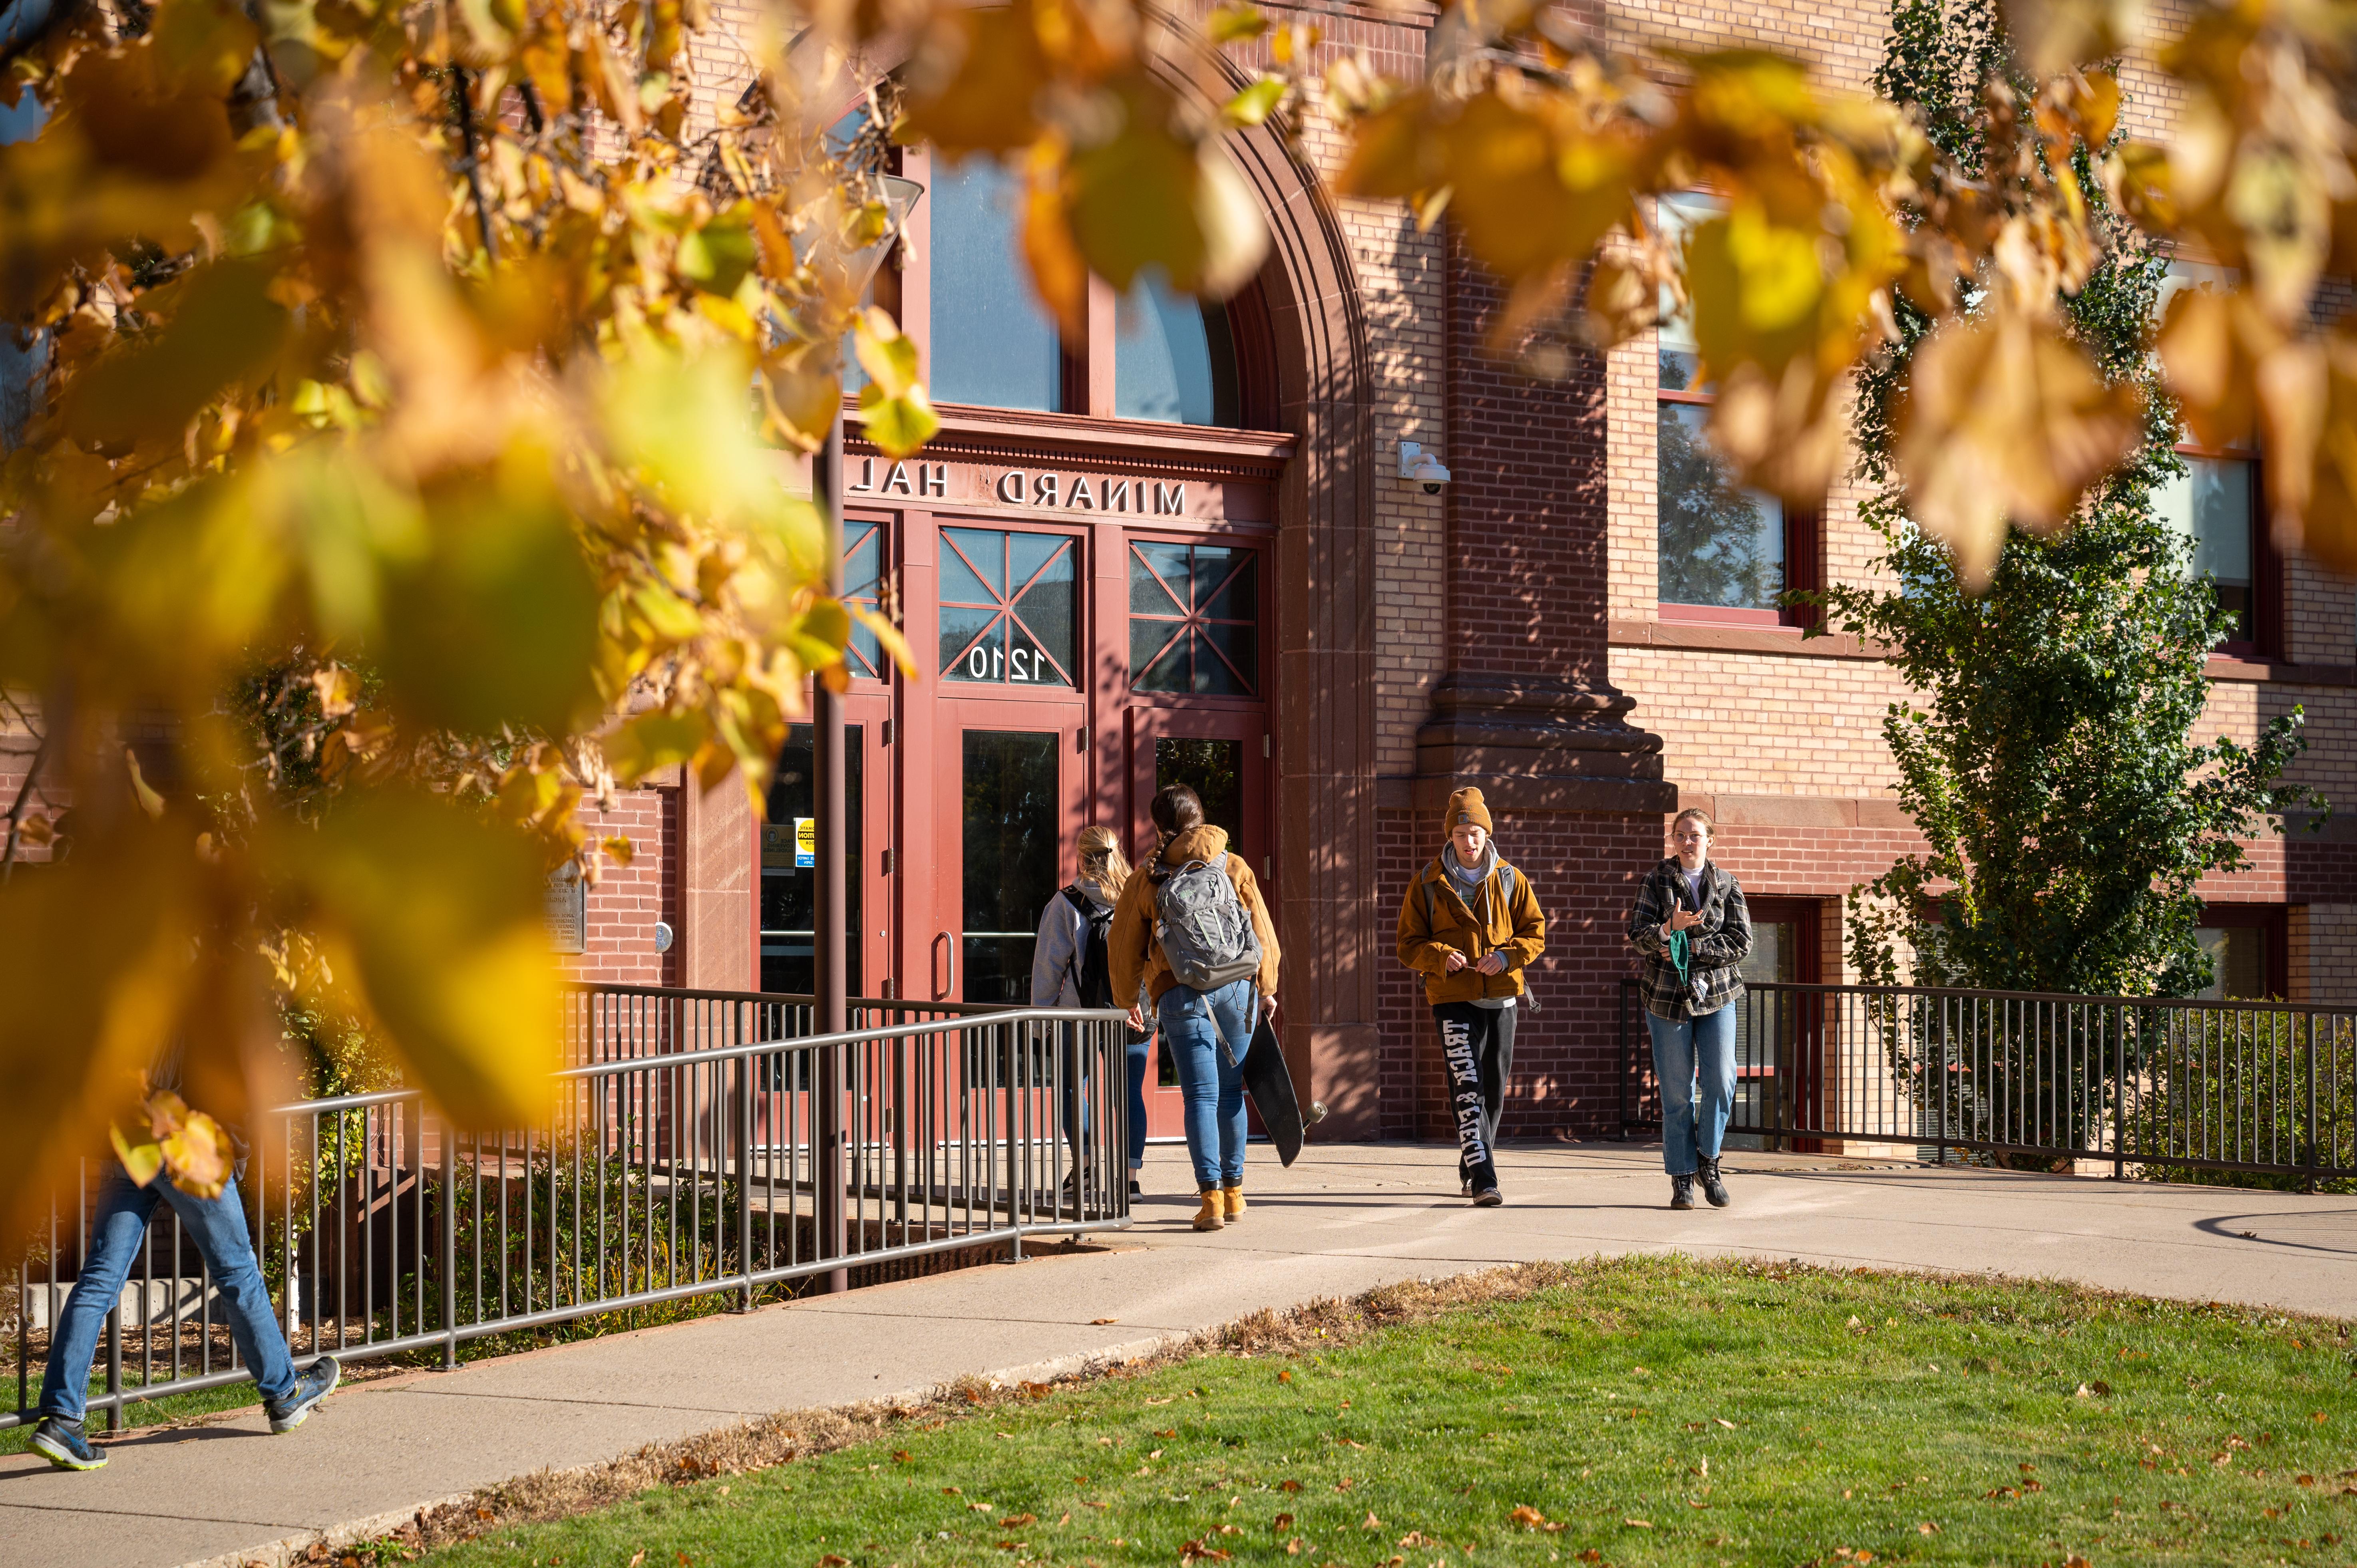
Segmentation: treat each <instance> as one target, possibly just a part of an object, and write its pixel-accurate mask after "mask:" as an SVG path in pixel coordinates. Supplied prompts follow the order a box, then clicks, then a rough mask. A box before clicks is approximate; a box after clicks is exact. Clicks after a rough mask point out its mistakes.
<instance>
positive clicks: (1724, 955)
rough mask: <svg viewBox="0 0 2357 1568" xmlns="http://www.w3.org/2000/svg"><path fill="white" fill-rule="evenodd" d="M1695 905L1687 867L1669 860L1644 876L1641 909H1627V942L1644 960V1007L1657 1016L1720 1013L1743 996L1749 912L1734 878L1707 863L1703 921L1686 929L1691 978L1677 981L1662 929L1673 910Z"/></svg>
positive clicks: (1639, 891)
mask: <svg viewBox="0 0 2357 1568" xmlns="http://www.w3.org/2000/svg"><path fill="white" fill-rule="evenodd" d="M1680 907H1684V908H1689V909H1691V908H1694V907H1695V906H1694V900H1693V899H1692V898H1691V897H1689V896H1688V895H1687V892H1686V876H1685V872H1684V869H1683V868H1682V867H1680V865H1678V863H1677V862H1676V861H1675V860H1665V861H1663V862H1662V864H1661V865H1657V866H1655V867H1653V869H1652V870H1651V871H1649V872H1647V873H1646V874H1645V880H1644V882H1643V883H1642V884H1641V885H1640V886H1639V887H1638V889H1637V907H1636V908H1633V909H1631V910H1630V911H1629V945H1630V946H1631V947H1633V948H1635V949H1636V950H1638V951H1639V952H1641V953H1642V954H1643V955H1644V958H1645V968H1644V974H1643V978H1642V979H1641V981H1640V983H1639V987H1638V988H1639V990H1640V991H1641V992H1642V993H1643V994H1644V998H1645V1011H1646V1012H1648V1013H1651V1014H1652V1015H1654V1016H1656V1017H1660V1018H1670V1019H1682V1018H1694V1017H1700V1016H1703V1015H1707V1014H1711V1013H1716V1012H1717V1011H1718V1010H1719V1009H1720V1008H1722V1007H1724V1006H1726V1005H1727V1004H1728V1003H1730V1002H1733V1001H1735V1000H1736V999H1737V998H1738V997H1739V996H1741V995H1742V994H1743V975H1742V972H1741V971H1740V970H1739V969H1738V967H1737V966H1738V965H1739V964H1741V963H1742V962H1743V961H1744V959H1745V958H1746V957H1748V956H1749V954H1750V952H1751V910H1750V909H1749V907H1748V906H1746V905H1745V903H1744V902H1743V889H1742V887H1741V886H1738V884H1737V882H1736V880H1735V878H1734V877H1732V876H1730V875H1727V873H1726V872H1724V871H1721V870H1720V869H1719V868H1718V867H1717V866H1716V865H1712V864H1710V862H1708V861H1705V862H1704V863H1703V868H1702V908H1701V910H1700V911H1699V912H1700V914H1701V915H1702V924H1701V925H1699V926H1689V927H1687V928H1686V969H1687V974H1688V979H1687V980H1685V981H1680V980H1679V979H1678V969H1677V965H1675V964H1674V963H1672V962H1671V961H1670V944H1669V942H1668V941H1667V940H1664V939H1663V936H1662V927H1663V925H1664V924H1666V923H1667V922H1668V920H1669V918H1670V911H1671V910H1672V909H1674V908H1680Z"/></svg>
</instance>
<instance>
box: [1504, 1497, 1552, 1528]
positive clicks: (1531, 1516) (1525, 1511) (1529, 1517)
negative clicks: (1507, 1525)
mask: <svg viewBox="0 0 2357 1568" xmlns="http://www.w3.org/2000/svg"><path fill="white" fill-rule="evenodd" d="M1506 1517H1507V1518H1508V1519H1510V1520H1513V1521H1514V1522H1515V1523H1516V1524H1519V1525H1521V1526H1522V1527H1523V1529H1524V1530H1547V1531H1550V1532H1554V1531H1559V1530H1562V1529H1563V1526H1562V1525H1560V1524H1558V1523H1556V1522H1555V1520H1551V1519H1549V1518H1547V1516H1546V1515H1544V1514H1543V1513H1541V1512H1539V1510H1538V1509H1534V1508H1533V1507H1531V1506H1530V1504H1528V1503H1524V1504H1523V1505H1521V1506H1520V1507H1518V1508H1516V1509H1514V1511H1513V1512H1512V1513H1510V1514H1508V1515H1507V1516H1506Z"/></svg>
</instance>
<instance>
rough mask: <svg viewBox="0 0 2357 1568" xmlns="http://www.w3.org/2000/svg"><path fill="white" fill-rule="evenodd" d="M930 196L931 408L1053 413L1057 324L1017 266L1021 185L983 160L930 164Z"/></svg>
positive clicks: (1058, 370)
mask: <svg viewBox="0 0 2357 1568" xmlns="http://www.w3.org/2000/svg"><path fill="white" fill-rule="evenodd" d="M1021 198H1022V184H1021V182H1020V181H1019V180H1017V178H1016V177H1014V176H1013V175H1010V174H1008V173H1007V172H1006V170H1004V169H1002V168H1000V167H999V166H997V165H996V164H995V163H993V162H991V161H990V160H989V159H987V158H983V157H970V158H967V159H966V160H964V161H963V163H957V164H952V163H951V162H950V161H949V160H948V159H947V158H943V157H936V158H935V159H934V161H933V188H932V191H931V199H932V204H933V212H932V250H933V254H932V285H933V344H932V356H931V358H932V362H931V364H930V365H929V366H927V367H926V368H927V370H928V371H930V372H931V389H930V390H931V392H932V396H933V401H934V402H936V403H982V404H985V405H987V406H989V407H992V408H1037V409H1045V410H1048V411H1049V412H1053V411H1055V410H1056V409H1057V407H1058V406H1059V404H1060V403H1061V401H1062V400H1061V398H1060V392H1061V389H1062V384H1063V379H1064V378H1063V365H1062V362H1061V360H1060V358H1059V356H1058V354H1057V348H1056V324H1055V323H1054V322H1053V321H1051V320H1050V319H1049V317H1048V314H1047V312H1045V311H1043V310H1041V309H1040V308H1039V302H1038V301H1037V300H1035V299H1033V298H1032V296H1031V287H1030V285H1029V284H1028V283H1026V282H1025V281H1024V277H1023V273H1022V270H1021V268H1020V267H1019V266H1018V265H1017V261H1016V252H1015V233H1016V229H1015V221H1016V220H1015V215H1016V213H1017V210H1018V209H1019V202H1020V200H1021Z"/></svg>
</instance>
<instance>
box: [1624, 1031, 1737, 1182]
mask: <svg viewBox="0 0 2357 1568" xmlns="http://www.w3.org/2000/svg"><path fill="white" fill-rule="evenodd" d="M1645 1027H1646V1029H1647V1030H1648V1031H1649V1032H1651V1033H1652V1036H1653V1078H1654V1080H1655V1081H1656V1082H1658V1083H1659V1084H1660V1085H1661V1086H1662V1168H1663V1170H1665V1171H1668V1172H1669V1173H1670V1174H1671V1175H1672V1176H1692V1175H1694V1173H1695V1164H1696V1162H1697V1160H1715V1159H1717V1158H1718V1145H1719V1143H1720V1141H1721V1140H1722V1139H1724V1138H1725V1137H1726V1136H1727V1113H1728V1112H1731V1111H1733V1110H1734V1109H1735V1008H1734V1006H1733V1005H1732V1004H1729V1005H1727V1006H1725V1007H1722V1008H1720V1009H1719V1010H1718V1011H1717V1012H1716V1013H1706V1014H1704V1015H1702V1016H1701V1017H1699V1018H1676V1019H1672V1018H1659V1017H1656V1016H1654V1015H1652V1014H1651V1013H1648V1014H1646V1015H1645ZM1697 1082H1699V1083H1700V1085H1701V1093H1700V1094H1699V1095H1697V1094H1696V1093H1695V1085H1696V1083H1697Z"/></svg>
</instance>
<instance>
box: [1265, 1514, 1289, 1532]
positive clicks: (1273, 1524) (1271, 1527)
mask: <svg viewBox="0 0 2357 1568" xmlns="http://www.w3.org/2000/svg"><path fill="white" fill-rule="evenodd" d="M1292 1528H1293V1516H1292V1515H1291V1514H1289V1513H1281V1514H1279V1515H1277V1516H1276V1517H1275V1519H1273V1520H1269V1521H1268V1532H1269V1533H1270V1534H1271V1535H1283V1534H1284V1533H1285V1532H1286V1530H1291V1529H1292Z"/></svg>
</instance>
